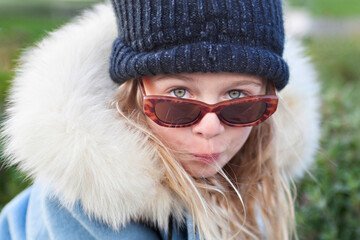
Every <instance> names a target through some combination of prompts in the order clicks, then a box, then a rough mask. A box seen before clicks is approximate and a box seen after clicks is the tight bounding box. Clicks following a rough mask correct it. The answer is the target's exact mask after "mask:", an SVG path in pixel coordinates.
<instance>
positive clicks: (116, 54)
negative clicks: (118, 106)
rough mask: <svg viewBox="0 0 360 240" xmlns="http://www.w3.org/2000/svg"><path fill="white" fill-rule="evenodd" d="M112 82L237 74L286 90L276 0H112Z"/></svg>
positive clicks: (286, 75)
mask: <svg viewBox="0 0 360 240" xmlns="http://www.w3.org/2000/svg"><path fill="white" fill-rule="evenodd" d="M112 4H113V7H114V10H115V14H116V18H117V26H118V33H119V35H118V38H117V39H116V40H115V41H114V44H113V50H112V53H111V67H110V75H111V78H112V79H113V80H114V81H115V82H117V83H123V82H125V81H126V80H129V79H131V78H138V77H141V76H152V75H156V74H167V73H181V72H187V73H193V72H239V73H248V74H253V75H258V76H262V77H265V78H267V79H269V80H272V81H274V83H275V86H276V88H277V89H278V90H281V89H282V88H284V87H285V85H286V84H287V82H288V78H289V70H288V66H287V64H286V62H285V61H284V60H283V58H282V57H281V56H282V53H283V49H284V27H283V18H282V6H281V0H266V1H264V0H112Z"/></svg>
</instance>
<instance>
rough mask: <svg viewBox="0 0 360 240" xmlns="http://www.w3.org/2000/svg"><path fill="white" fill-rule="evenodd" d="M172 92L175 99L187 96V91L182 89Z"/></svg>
mask: <svg viewBox="0 0 360 240" xmlns="http://www.w3.org/2000/svg"><path fill="white" fill-rule="evenodd" d="M172 92H173V93H174V95H175V97H179V98H182V97H184V96H185V94H186V90H185V89H181V88H178V89H175V90H173V91H172Z"/></svg>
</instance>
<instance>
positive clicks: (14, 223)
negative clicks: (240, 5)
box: [0, 185, 199, 240]
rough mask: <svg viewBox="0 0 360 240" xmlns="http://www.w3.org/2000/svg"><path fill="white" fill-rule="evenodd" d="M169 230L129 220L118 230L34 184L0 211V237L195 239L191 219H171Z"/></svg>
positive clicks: (44, 239)
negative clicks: (69, 205) (179, 220)
mask: <svg viewBox="0 0 360 240" xmlns="http://www.w3.org/2000/svg"><path fill="white" fill-rule="evenodd" d="M170 231H171V232H172V233H171V235H172V236H171V238H169V233H167V232H165V231H162V230H158V229H156V228H154V227H151V226H149V225H147V224H145V223H136V222H133V221H131V222H129V223H128V224H127V225H126V226H125V227H123V228H120V229H119V230H118V231H115V230H113V229H111V228H110V227H109V226H108V225H106V224H103V223H101V222H99V221H97V220H94V219H92V218H91V217H89V216H87V215H86V214H85V213H84V211H83V209H82V208H81V206H80V204H77V205H75V206H74V207H73V208H72V209H71V210H70V209H67V208H65V207H63V206H61V204H60V202H59V200H58V199H56V198H54V197H49V196H48V195H46V194H44V193H43V191H42V190H41V187H40V186H39V185H34V186H32V187H30V188H28V189H26V190H25V191H23V192H22V193H21V194H19V195H18V196H17V197H16V198H15V199H13V200H12V201H11V202H10V203H9V204H8V205H7V206H6V207H5V208H4V209H3V211H2V213H1V215H0V236H1V237H0V239H2V240H10V239H12V240H23V239H28V240H47V239H99V240H100V239H101V240H112V239H114V240H115V239H117V240H119V239H123V240H127V239H129V240H130V239H134V240H141V239H144V240H160V239H164V240H167V239H172V240H184V239H189V240H195V239H199V236H198V234H194V232H193V226H192V221H191V219H190V218H187V220H186V224H183V225H182V226H178V225H177V224H176V223H173V225H172V229H170Z"/></svg>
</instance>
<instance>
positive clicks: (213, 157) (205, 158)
mask: <svg viewBox="0 0 360 240" xmlns="http://www.w3.org/2000/svg"><path fill="white" fill-rule="evenodd" d="M220 154H221V153H210V154H197V153H196V154H193V155H194V157H196V158H197V159H198V160H199V161H200V162H203V163H212V162H215V161H217V160H218V159H219V156H220Z"/></svg>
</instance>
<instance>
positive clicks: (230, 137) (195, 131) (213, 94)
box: [143, 73, 265, 177]
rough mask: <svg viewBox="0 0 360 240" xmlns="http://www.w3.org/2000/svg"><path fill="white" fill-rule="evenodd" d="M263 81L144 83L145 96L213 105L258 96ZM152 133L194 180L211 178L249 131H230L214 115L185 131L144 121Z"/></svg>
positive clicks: (211, 78) (221, 76)
mask: <svg viewBox="0 0 360 240" xmlns="http://www.w3.org/2000/svg"><path fill="white" fill-rule="evenodd" d="M264 82H265V81H263V80H262V79H261V78H260V77H257V76H252V75H247V74H240V73H191V74H190V73H181V74H174V75H156V76H154V77H146V78H144V79H143V83H144V87H145V90H146V93H147V95H164V96H173V97H180V98H190V99H195V100H198V101H202V102H205V103H208V104H215V103H218V102H221V101H224V100H229V99H232V98H239V97H244V96H248V95H261V94H264V92H265V83H264ZM147 121H148V123H149V125H150V128H151V129H152V131H153V132H154V133H155V134H156V135H157V136H158V137H160V139H162V141H163V142H164V143H165V144H167V145H168V146H169V147H170V148H172V149H173V150H175V151H176V152H178V153H179V154H178V157H177V159H178V161H179V162H180V164H181V165H182V166H183V168H184V169H185V170H186V171H187V172H188V173H189V174H190V175H192V176H193V177H211V176H213V175H215V174H216V173H217V172H218V171H219V169H221V168H222V167H224V166H225V165H226V164H227V163H228V162H229V161H230V160H231V158H232V157H233V156H234V155H235V154H236V153H237V152H238V151H239V150H240V149H241V148H242V147H243V145H244V143H245V142H246V140H247V138H248V137H249V135H250V132H251V129H252V127H230V126H227V125H226V124H224V123H222V122H221V121H220V120H219V118H218V117H217V115H216V114H215V113H207V114H206V115H205V116H204V117H203V118H202V119H201V121H200V122H199V123H197V124H195V125H193V126H190V127H184V128H168V127H163V126H160V125H158V124H156V123H155V122H153V121H152V120H151V119H150V118H147Z"/></svg>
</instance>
